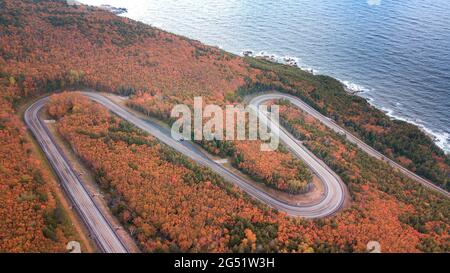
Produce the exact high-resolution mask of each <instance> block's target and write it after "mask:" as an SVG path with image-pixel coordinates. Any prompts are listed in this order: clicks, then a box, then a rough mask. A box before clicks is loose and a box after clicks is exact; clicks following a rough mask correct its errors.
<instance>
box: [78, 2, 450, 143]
mask: <svg viewBox="0 0 450 273" xmlns="http://www.w3.org/2000/svg"><path fill="white" fill-rule="evenodd" d="M80 2H82V3H85V4H90V5H101V4H110V5H112V6H114V7H123V8H126V9H127V10H128V12H127V13H124V14H122V16H126V17H129V18H132V19H135V20H138V21H142V22H144V23H147V24H150V25H153V26H155V27H159V28H161V29H164V30H167V31H170V32H173V33H176V34H180V35H183V36H186V37H189V38H193V39H196V40H200V41H201V42H203V43H206V44H209V45H214V46H218V47H220V48H222V49H224V50H227V51H230V52H233V53H236V54H241V53H242V52H243V51H245V50H251V51H253V52H254V53H255V54H261V55H273V56H274V58H276V59H280V60H282V59H283V58H284V57H290V58H293V59H294V60H296V62H297V63H298V65H299V66H300V67H302V68H304V69H313V71H314V73H320V74H327V75H330V76H333V77H335V78H337V79H339V80H341V81H342V82H343V83H345V84H346V85H347V87H349V88H351V89H354V90H359V91H362V92H361V93H359V95H361V96H363V97H365V98H367V100H368V101H369V102H370V103H371V104H373V105H375V106H376V107H378V108H380V109H382V110H384V111H385V112H386V113H387V114H388V115H390V116H391V117H393V118H397V119H402V120H406V121H408V122H411V123H414V124H416V125H418V126H419V127H421V128H422V129H424V130H425V131H426V132H428V133H429V134H430V135H432V136H434V138H435V141H436V144H438V145H439V146H440V147H441V148H442V149H444V150H446V151H447V152H450V1H449V0H276V1H269V0H247V1H245V0H208V1H206V0H164V1H158V0H133V1H130V0H128V1H124V0H81V1H80Z"/></svg>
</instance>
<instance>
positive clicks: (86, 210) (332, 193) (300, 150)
mask: <svg viewBox="0 0 450 273" xmlns="http://www.w3.org/2000/svg"><path fill="white" fill-rule="evenodd" d="M79 93H81V94H83V95H85V96H86V97H88V98H90V99H91V100H93V101H95V102H97V103H99V104H101V105H103V106H104V107H106V108H107V109H109V111H111V112H112V113H114V114H116V115H117V116H119V117H121V118H123V119H125V120H127V121H128V122H130V123H131V124H133V125H134V126H136V127H138V128H140V129H141V130H143V131H145V132H147V133H149V134H151V135H153V136H154V137H156V138H157V139H159V140H160V141H161V142H163V143H164V144H166V145H168V146H170V147H172V148H174V149H175V150H176V151H178V152H180V153H182V154H184V155H185V156H187V157H189V158H190V159H192V160H194V161H195V162H197V163H198V164H200V165H202V166H204V167H207V168H209V169H211V170H212V171H214V172H216V173H217V174H219V175H221V176H222V177H223V178H224V179H225V180H226V181H228V182H230V183H233V184H235V185H237V186H238V187H240V188H241V189H242V190H244V191H245V192H246V193H248V194H249V195H251V196H253V197H254V198H256V199H257V200H259V201H261V202H263V203H265V204H267V205H269V206H271V207H273V208H276V209H278V210H280V211H284V212H286V213H287V214H288V215H291V216H301V217H305V218H321V217H325V216H329V215H331V214H333V213H335V212H337V211H338V210H339V209H341V208H342V205H343V203H344V200H345V199H346V198H347V196H346V190H345V185H344V183H343V182H342V180H341V179H340V177H339V176H338V175H337V174H336V173H334V172H333V171H332V170H331V169H330V168H329V167H328V166H327V165H326V164H325V163H324V162H323V161H321V160H320V159H319V158H317V157H316V156H315V155H314V154H312V153H311V152H310V151H309V150H308V149H307V148H306V147H304V146H303V144H302V143H301V142H300V141H298V140H297V139H296V138H294V137H293V136H292V135H291V134H290V133H289V132H287V131H286V130H285V129H284V128H283V127H282V126H280V125H279V124H278V123H276V122H275V121H272V120H270V118H269V117H268V116H266V115H265V114H264V113H262V112H259V110H258V109H259V108H258V106H259V105H261V104H262V103H264V102H266V101H269V100H273V99H287V100H289V101H290V102H291V103H292V104H293V105H294V106H296V107H299V108H300V109H302V110H303V111H305V112H307V113H309V114H310V115H312V116H313V117H315V118H317V119H318V120H319V121H321V122H322V123H323V124H325V125H326V126H327V127H329V128H330V129H332V130H334V131H336V132H338V133H340V134H345V136H346V137H347V139H348V140H349V141H351V142H353V143H355V144H356V145H358V147H360V148H361V149H362V150H364V151H365V152H367V153H368V154H369V155H371V156H373V157H375V158H378V159H380V160H384V161H386V162H388V163H389V164H390V165H391V166H393V167H394V168H396V169H398V170H399V171H401V172H402V173H404V174H405V175H407V176H408V177H410V178H413V179H414V180H416V181H418V182H420V183H422V184H423V185H425V186H427V187H429V188H431V189H434V190H437V191H439V192H441V193H443V194H445V195H446V196H448V192H447V191H445V190H443V189H441V188H439V187H437V186H435V185H434V184H432V183H431V182H429V181H427V180H425V179H423V178H421V177H419V176H417V175H416V174H414V173H412V172H410V171H409V170H407V169H405V168H403V167H402V166H400V165H398V164H397V163H395V162H393V161H392V160H390V159H388V158H386V157H385V156H383V155H382V154H380V153H379V152H377V151H376V150H374V149H373V148H371V147H370V146H368V145H367V144H365V143H364V142H362V141H361V140H359V139H358V138H356V137H355V136H353V135H352V134H350V133H349V132H347V131H346V130H344V129H343V128H341V127H340V126H338V125H337V124H336V123H334V122H333V121H332V120H331V119H329V118H327V117H325V116H323V115H322V114H320V113H319V112H317V111H316V110H314V109H313V108H312V107H310V106H309V105H307V104H306V103H304V102H303V101H301V100H300V99H298V98H296V97H294V96H291V95H287V94H282V93H276V92H274V93H269V94H263V95H259V96H257V97H254V98H253V99H251V100H250V102H249V106H250V108H251V109H253V110H254V111H256V112H257V113H258V115H259V118H260V121H261V122H264V123H266V124H270V123H273V124H275V126H278V127H279V129H280V130H276V132H277V134H278V135H279V137H280V140H281V142H282V143H284V144H285V145H286V146H287V147H288V148H289V149H290V150H291V151H292V152H293V153H294V154H295V155H296V156H297V157H299V158H300V159H302V160H303V161H304V162H305V163H306V164H307V165H308V166H309V167H310V168H311V170H312V171H313V172H314V173H315V174H316V175H317V176H318V177H319V178H320V180H321V182H322V183H323V186H324V196H322V197H321V198H320V199H319V200H316V201H314V202H312V203H309V204H301V205H295V204H290V203H286V202H284V201H282V200H279V199H277V198H275V197H273V196H272V195H269V194H267V193H266V192H264V191H263V190H261V189H259V188H256V187H255V186H253V185H252V184H250V183H248V182H247V181H246V179H245V178H243V177H241V176H239V175H237V174H235V173H233V172H231V171H230V170H228V169H227V168H225V167H223V166H222V165H220V164H218V163H216V162H214V161H213V160H212V159H210V158H208V157H206V156H205V155H204V154H203V153H202V152H201V151H200V150H199V149H198V148H197V146H195V145H194V144H192V143H191V142H189V141H178V140H175V139H173V138H172V136H171V132H170V130H169V129H168V128H166V127H163V126H161V125H158V124H156V123H154V122H152V121H150V120H147V119H142V118H140V117H138V116H137V115H135V114H133V113H132V112H130V111H128V110H127V109H126V108H124V107H122V106H120V105H118V104H116V103H114V102H112V101H111V100H110V99H108V98H107V97H105V96H103V95H102V94H100V93H97V92H89V91H82V92H79ZM47 101H48V97H45V98H43V99H40V100H38V101H37V102H35V103H34V104H32V105H31V106H30V107H29V108H28V109H27V110H26V111H25V122H26V124H27V126H28V127H29V129H30V130H31V132H32V133H33V135H34V136H35V138H36V140H37V141H38V143H39V145H40V146H41V148H42V150H43V151H44V153H45V155H46V156H47V158H48V160H49V162H50V164H51V165H52V167H53V169H54V170H55V172H56V174H57V175H58V177H59V179H60V181H61V184H62V185H63V187H64V189H65V190H66V192H67V194H68V195H69V197H70V198H71V200H72V202H73V204H74V205H75V207H76V208H77V210H78V212H79V214H80V215H81V217H82V219H83V221H84V222H85V224H86V225H87V227H88V229H89V230H90V233H91V235H92V236H93V238H94V239H95V241H96V242H97V244H98V245H99V247H100V249H101V250H102V251H103V252H128V250H127V248H126V245H125V244H124V243H123V242H122V241H121V239H120V236H118V234H117V233H116V231H115V230H114V228H113V227H112V225H111V223H109V222H108V220H107V218H106V217H104V215H102V213H101V211H100V210H99V209H98V207H97V204H96V202H95V201H94V200H93V199H92V198H91V196H90V195H89V193H88V191H87V189H86V188H85V186H84V182H83V181H82V179H81V178H80V177H79V176H77V175H76V174H75V172H74V170H73V168H72V166H71V164H70V162H69V160H68V159H67V158H66V156H65V155H64V153H63V152H62V150H61V149H60V148H59V147H58V145H57V144H56V142H55V140H54V138H53V137H52V135H51V134H50V132H49V130H48V129H47V127H46V126H45V124H44V122H43V121H42V120H41V119H40V117H39V112H40V111H41V110H42V108H43V107H44V106H45V104H46V103H47Z"/></svg>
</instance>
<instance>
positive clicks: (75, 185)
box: [24, 97, 129, 253]
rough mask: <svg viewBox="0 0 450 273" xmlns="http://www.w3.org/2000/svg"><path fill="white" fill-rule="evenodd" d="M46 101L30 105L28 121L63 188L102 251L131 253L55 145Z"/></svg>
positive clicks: (27, 114) (25, 117) (27, 111)
mask: <svg viewBox="0 0 450 273" xmlns="http://www.w3.org/2000/svg"><path fill="white" fill-rule="evenodd" d="M47 101H48V97H46V98H43V99H40V100H38V101H37V102H35V103H34V104H33V105H31V106H30V107H29V108H28V109H27V110H26V111H25V115H24V119H25V123H26V124H27V126H28V128H29V129H30V130H31V132H32V133H33V135H34V136H35V139H36V140H37V142H38V143H39V145H40V146H41V148H42V150H43V151H44V153H45V155H46V157H47V159H48V161H49V162H50V164H51V165H52V167H53V170H54V171H55V172H56V174H57V175H58V177H59V179H60V181H61V184H62V186H63V188H64V190H65V191H66V193H67V195H68V196H69V198H70V199H71V201H72V203H73V205H74V207H75V208H76V209H77V211H78V214H79V215H80V217H81V219H82V220H83V222H84V223H85V224H86V226H87V228H88V229H89V233H90V235H91V237H92V238H93V239H94V240H95V242H96V243H97V245H98V247H99V248H100V250H101V251H102V252H107V253H126V252H129V251H128V249H127V248H126V246H125V244H124V243H123V242H122V241H121V240H120V237H119V236H118V235H117V233H116V231H115V229H114V228H113V227H112V224H111V223H110V222H109V221H108V220H107V219H106V218H105V217H104V216H103V214H102V213H101V211H100V210H99V209H98V206H97V204H96V203H95V201H94V200H93V199H92V197H91V195H90V194H89V192H88V191H87V189H86V188H85V186H84V185H85V184H84V182H83V181H82V179H81V178H80V177H78V176H77V175H76V174H75V171H74V169H73V167H72V166H71V164H70V161H69V160H68V159H67V157H66V156H65V155H64V153H63V152H62V150H61V149H60V147H59V146H58V145H57V144H56V142H55V140H54V138H53V137H52V135H51V133H50V132H49V130H48V128H47V127H46V125H45V124H44V122H43V121H42V120H41V119H40V117H39V112H40V111H41V110H42V108H43V107H44V106H45V104H46V103H47Z"/></svg>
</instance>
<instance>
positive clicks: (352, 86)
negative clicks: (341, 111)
mask: <svg viewBox="0 0 450 273" xmlns="http://www.w3.org/2000/svg"><path fill="white" fill-rule="evenodd" d="M339 81H340V82H341V83H342V84H343V85H344V87H345V88H347V89H348V90H349V91H350V92H351V93H362V92H368V91H369V89H368V88H366V87H364V86H362V85H359V84H356V83H353V82H350V81H342V80H339Z"/></svg>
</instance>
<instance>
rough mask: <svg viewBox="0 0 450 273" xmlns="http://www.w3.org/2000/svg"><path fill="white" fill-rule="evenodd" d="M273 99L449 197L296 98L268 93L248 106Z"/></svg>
mask: <svg viewBox="0 0 450 273" xmlns="http://www.w3.org/2000/svg"><path fill="white" fill-rule="evenodd" d="M273 99H287V100H289V101H290V102H291V103H292V105H294V106H296V107H298V108H300V109H302V110H303V111H305V112H306V113H308V114H310V115H311V116H313V117H314V118H316V119H318V120H319V121H320V122H322V123H323V124H324V125H325V126H327V127H328V128H330V129H331V130H333V131H335V132H337V133H339V134H342V135H345V137H346V138H347V140H348V141H350V142H352V143H354V144H356V145H357V146H358V147H359V148H360V149H361V150H363V151H365V152H366V153H367V154H369V155H370V156H372V157H374V158H376V159H379V160H383V161H385V162H387V163H388V164H389V165H390V166H392V167H393V168H395V169H397V170H398V171H400V172H402V173H403V174H404V175H406V176H407V177H409V178H411V179H413V180H415V181H417V182H419V183H421V184H422V185H424V186H425V187H427V188H430V189H432V190H435V191H437V192H440V193H442V194H443V195H445V196H446V197H450V196H449V192H448V191H446V190H444V189H442V188H440V187H438V186H436V185H435V184H433V183H432V182H431V181H429V180H427V179H425V178H422V177H420V176H418V175H417V174H415V173H413V172H411V171H410V170H408V169H406V168H405V167H403V166H401V165H400V164H398V163H396V162H395V161H393V160H391V159H389V158H388V157H386V156H384V155H383V154H381V153H380V152H378V151H377V150H375V149H374V148H372V147H371V146H369V145H367V144H366V143H364V142H363V141H362V140H360V139H358V138H357V137H355V136H354V135H352V134H351V133H350V132H348V131H347V130H345V129H343V128H342V127H340V126H339V125H337V124H336V123H335V122H334V121H333V120H331V119H330V118H328V117H326V116H324V115H322V114H321V113H319V112H318V111H316V110H315V109H314V108H312V107H311V106H309V105H308V104H306V103H305V102H303V101H302V100H300V99H299V98H297V97H294V96H291V95H287V94H282V93H277V92H273V93H268V94H264V95H259V96H257V97H255V98H253V99H252V100H251V101H250V104H252V105H259V104H261V103H263V102H265V101H268V100H273Z"/></svg>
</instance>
